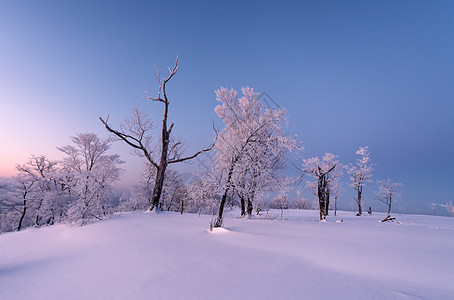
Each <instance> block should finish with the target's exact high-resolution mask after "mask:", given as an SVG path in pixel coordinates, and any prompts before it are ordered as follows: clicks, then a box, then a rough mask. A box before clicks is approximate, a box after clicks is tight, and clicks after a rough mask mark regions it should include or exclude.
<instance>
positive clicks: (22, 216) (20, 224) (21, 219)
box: [17, 200, 27, 231]
mask: <svg viewBox="0 0 454 300" xmlns="http://www.w3.org/2000/svg"><path fill="white" fill-rule="evenodd" d="M26 204H27V200H24V210H23V211H22V215H21V217H20V220H19V225H18V226H17V231H20V230H21V228H22V222H23V221H24V218H25V214H26V213H27V206H26Z"/></svg>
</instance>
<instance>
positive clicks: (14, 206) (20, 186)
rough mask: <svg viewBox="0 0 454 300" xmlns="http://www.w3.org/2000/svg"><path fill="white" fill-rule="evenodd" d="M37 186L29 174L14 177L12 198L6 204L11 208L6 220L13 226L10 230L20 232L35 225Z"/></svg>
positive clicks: (11, 191)
mask: <svg viewBox="0 0 454 300" xmlns="http://www.w3.org/2000/svg"><path fill="white" fill-rule="evenodd" d="M35 184H36V181H34V180H33V179H32V178H31V177H30V176H29V175H27V174H24V173H19V174H17V175H15V176H13V183H12V185H13V186H12V189H11V190H10V196H9V197H8V199H7V200H6V201H5V202H4V204H6V205H7V206H8V207H9V208H10V212H9V213H7V215H6V218H5V219H7V220H8V222H9V223H10V224H11V227H10V228H8V229H9V230H16V229H17V231H20V230H21V229H22V228H23V227H27V226H31V225H33V221H34V215H35V214H34V209H35V207H36V205H35V200H36V189H35ZM13 224H14V225H13ZM16 224H17V225H16Z"/></svg>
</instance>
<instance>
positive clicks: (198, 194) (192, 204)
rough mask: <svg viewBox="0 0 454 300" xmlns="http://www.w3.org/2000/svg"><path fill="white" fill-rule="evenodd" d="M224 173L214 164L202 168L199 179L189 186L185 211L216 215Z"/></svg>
mask: <svg viewBox="0 0 454 300" xmlns="http://www.w3.org/2000/svg"><path fill="white" fill-rule="evenodd" d="M222 181H223V178H222V173H221V172H219V171H218V170H216V169H214V168H213V165H211V166H210V168H208V169H206V170H202V171H201V173H200V176H199V178H198V179H196V180H195V181H194V182H193V183H192V184H191V185H189V186H188V199H187V201H186V205H185V211H188V212H192V213H198V214H210V215H215V214H216V211H217V208H218V202H219V199H220V197H221V193H222Z"/></svg>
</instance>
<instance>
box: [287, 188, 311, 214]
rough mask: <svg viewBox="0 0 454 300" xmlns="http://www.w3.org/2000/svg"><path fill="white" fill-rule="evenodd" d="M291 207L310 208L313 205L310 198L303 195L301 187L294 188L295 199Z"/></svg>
mask: <svg viewBox="0 0 454 300" xmlns="http://www.w3.org/2000/svg"><path fill="white" fill-rule="evenodd" d="M292 207H293V208H296V209H312V207H313V204H312V202H311V200H309V199H307V198H305V197H304V196H303V190H302V189H301V187H298V188H297V189H296V200H295V201H294V202H293V204H292Z"/></svg>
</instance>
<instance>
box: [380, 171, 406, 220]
mask: <svg viewBox="0 0 454 300" xmlns="http://www.w3.org/2000/svg"><path fill="white" fill-rule="evenodd" d="M377 183H378V188H379V189H378V192H377V193H376V195H377V200H378V201H380V202H383V203H385V204H386V205H387V206H388V215H387V216H386V218H385V219H383V220H382V222H385V221H390V220H393V219H394V218H392V217H391V204H392V200H393V199H395V198H396V197H398V196H400V194H399V193H398V192H397V191H396V188H398V187H401V186H402V183H398V182H392V180H391V179H388V180H382V181H378V182H377Z"/></svg>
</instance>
